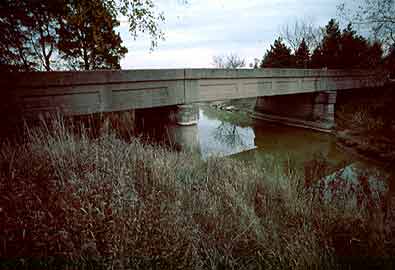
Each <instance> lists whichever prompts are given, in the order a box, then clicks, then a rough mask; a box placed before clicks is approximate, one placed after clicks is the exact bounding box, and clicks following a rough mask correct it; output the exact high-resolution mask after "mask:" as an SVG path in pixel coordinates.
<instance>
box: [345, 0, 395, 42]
mask: <svg viewBox="0 0 395 270" xmlns="http://www.w3.org/2000/svg"><path fill="white" fill-rule="evenodd" d="M360 2H361V1H359V3H358V4H357V3H356V1H355V0H354V1H347V3H343V4H341V5H339V6H338V9H339V11H340V14H341V15H342V16H343V17H344V18H346V19H347V20H348V21H350V22H352V23H353V24H355V25H361V26H366V27H368V28H370V30H371V33H372V35H373V38H374V39H375V40H379V41H380V42H381V43H383V44H385V45H387V46H391V45H392V44H393V43H395V1H394V0H363V1H362V4H360ZM355 6H357V8H355Z"/></svg>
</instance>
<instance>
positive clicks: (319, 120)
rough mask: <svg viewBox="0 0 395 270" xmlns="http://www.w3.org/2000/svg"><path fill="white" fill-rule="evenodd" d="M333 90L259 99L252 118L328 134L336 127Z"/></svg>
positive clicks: (334, 92)
mask: <svg viewBox="0 0 395 270" xmlns="http://www.w3.org/2000/svg"><path fill="white" fill-rule="evenodd" d="M335 104H336V91H321V92H314V93H302V94H293V95H278V96H265V97H258V98H257V101H256V105H255V111H254V112H253V113H252V116H253V117H254V118H256V119H261V120H265V121H270V122H276V123H281V124H285V125H289V126H297V127H303V128H310V129H313V130H318V131H323V132H331V131H332V130H333V128H334V127H335V125H336V123H335Z"/></svg>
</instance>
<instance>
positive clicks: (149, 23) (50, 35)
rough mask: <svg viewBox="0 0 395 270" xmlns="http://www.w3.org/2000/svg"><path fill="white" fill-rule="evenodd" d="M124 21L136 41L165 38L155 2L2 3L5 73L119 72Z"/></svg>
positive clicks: (0, 48)
mask: <svg viewBox="0 0 395 270" xmlns="http://www.w3.org/2000/svg"><path fill="white" fill-rule="evenodd" d="M119 16H124V17H125V18H127V21H128V26H129V32H130V34H131V35H132V36H133V37H134V38H135V37H136V36H137V35H138V34H139V33H141V32H145V33H148V35H150V37H151V41H152V46H155V45H156V42H157V41H158V39H161V38H162V37H163V33H162V32H161V30H160V28H159V24H160V22H161V21H163V20H164V18H163V15H162V14H160V13H159V14H158V13H156V12H155V9H154V3H153V0H46V1H42V0H2V1H0V33H1V38H0V71H35V70H46V71H51V70H56V69H74V70H92V69H119V68H120V59H121V58H122V57H123V56H124V55H125V54H126V53H127V51H128V50H127V48H126V47H125V46H123V45H122V39H121V37H120V35H119V33H117V32H116V31H115V28H116V27H117V26H119V25H120V22H119V20H118V19H117V18H119Z"/></svg>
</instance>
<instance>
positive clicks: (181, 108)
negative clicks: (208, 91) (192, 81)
mask: <svg viewBox="0 0 395 270" xmlns="http://www.w3.org/2000/svg"><path fill="white" fill-rule="evenodd" d="M175 118H176V122H177V124H179V125H181V126H190V125H196V124H197V122H198V120H199V108H198V106H197V105H196V104H184V105H178V106H177V111H176V117H175Z"/></svg>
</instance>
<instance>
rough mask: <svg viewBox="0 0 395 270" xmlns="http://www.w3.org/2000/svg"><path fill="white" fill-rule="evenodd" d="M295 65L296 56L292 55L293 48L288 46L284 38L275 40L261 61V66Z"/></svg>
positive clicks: (283, 66)
mask: <svg viewBox="0 0 395 270" xmlns="http://www.w3.org/2000/svg"><path fill="white" fill-rule="evenodd" d="M293 65H294V58H293V57H292V55H291V49H290V48H288V47H287V46H286V45H285V44H284V43H283V40H282V38H278V39H276V40H275V41H274V44H273V45H270V50H267V51H266V54H265V56H264V57H263V60H262V62H261V65H260V67H261V68H286V67H292V66H293Z"/></svg>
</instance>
